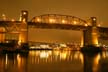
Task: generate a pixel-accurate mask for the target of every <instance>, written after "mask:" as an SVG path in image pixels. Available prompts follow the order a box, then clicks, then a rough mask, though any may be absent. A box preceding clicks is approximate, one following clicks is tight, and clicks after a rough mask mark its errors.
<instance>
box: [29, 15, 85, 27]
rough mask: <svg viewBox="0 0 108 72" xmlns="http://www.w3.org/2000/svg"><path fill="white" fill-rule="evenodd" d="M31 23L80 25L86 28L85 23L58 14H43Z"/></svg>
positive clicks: (75, 18)
mask: <svg viewBox="0 0 108 72" xmlns="http://www.w3.org/2000/svg"><path fill="white" fill-rule="evenodd" d="M31 22H39V23H48V24H70V25H82V26H86V25H87V21H85V20H83V19H81V18H78V17H75V16H69V15H60V14H44V15H40V16H35V17H33V19H32V20H31Z"/></svg>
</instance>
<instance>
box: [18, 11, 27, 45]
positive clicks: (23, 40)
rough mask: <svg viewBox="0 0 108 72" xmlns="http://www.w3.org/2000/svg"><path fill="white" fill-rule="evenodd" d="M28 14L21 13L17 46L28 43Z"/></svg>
mask: <svg viewBox="0 0 108 72" xmlns="http://www.w3.org/2000/svg"><path fill="white" fill-rule="evenodd" d="M27 19H28V12H27V11H22V13H21V22H22V23H21V25H20V28H21V29H20V34H19V44H22V43H28V25H27Z"/></svg>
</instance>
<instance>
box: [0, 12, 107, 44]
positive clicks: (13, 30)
mask: <svg viewBox="0 0 108 72" xmlns="http://www.w3.org/2000/svg"><path fill="white" fill-rule="evenodd" d="M89 21H90V22H88V21H86V20H83V19H80V18H78V17H75V16H69V15H60V14H44V15H40V16H35V17H33V18H32V19H31V21H28V11H22V14H21V21H0V33H1V36H3V34H6V33H10V34H18V36H19V37H17V38H18V41H21V42H25V43H26V42H27V41H28V40H27V37H28V35H27V34H28V29H29V28H32V27H33V28H42V29H44V28H45V29H65V30H81V31H85V32H84V33H85V36H84V38H85V40H86V41H85V42H87V43H88V44H92V41H94V44H95V43H96V42H95V41H96V40H95V39H97V38H98V35H97V34H99V33H98V32H97V31H99V32H100V33H101V35H103V32H104V33H105V35H106V34H107V32H105V28H103V31H102V29H100V28H101V27H98V26H97V23H96V21H97V20H96V18H95V17H92V18H91V19H90V20H89ZM97 29H99V30H97ZM106 29H108V28H106ZM99 35H100V34H99ZM92 37H94V39H92ZM105 37H108V36H107V35H106V36H105ZM89 38H91V39H89ZM1 39H2V38H1ZM88 40H89V42H88Z"/></svg>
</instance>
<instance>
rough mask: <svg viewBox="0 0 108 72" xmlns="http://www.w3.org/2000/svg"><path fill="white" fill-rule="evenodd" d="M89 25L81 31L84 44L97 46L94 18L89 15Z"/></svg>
mask: <svg viewBox="0 0 108 72" xmlns="http://www.w3.org/2000/svg"><path fill="white" fill-rule="evenodd" d="M91 23H92V26H91V27H87V29H86V30H84V31H83V37H84V45H83V46H87V45H93V46H97V45H98V28H97V25H96V18H95V17H91Z"/></svg>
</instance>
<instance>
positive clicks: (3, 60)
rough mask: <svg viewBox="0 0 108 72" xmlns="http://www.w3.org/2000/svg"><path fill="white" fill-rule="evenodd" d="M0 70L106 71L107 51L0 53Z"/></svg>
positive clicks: (29, 71)
mask: <svg viewBox="0 0 108 72" xmlns="http://www.w3.org/2000/svg"><path fill="white" fill-rule="evenodd" d="M0 72H108V52H102V53H99V54H96V55H94V56H90V55H84V54H82V53H81V52H79V51H59V50H58V51H29V53H23V54H20V53H19V54H0Z"/></svg>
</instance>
